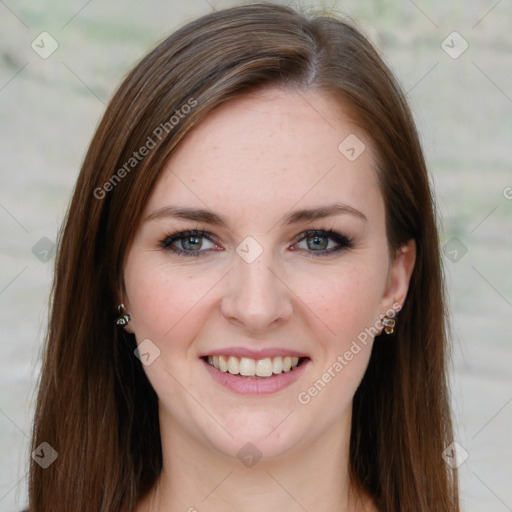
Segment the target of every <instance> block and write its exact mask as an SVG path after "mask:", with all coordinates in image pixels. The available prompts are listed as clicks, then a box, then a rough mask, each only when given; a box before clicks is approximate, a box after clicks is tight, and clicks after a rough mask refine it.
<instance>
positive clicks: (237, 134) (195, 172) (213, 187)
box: [146, 89, 382, 216]
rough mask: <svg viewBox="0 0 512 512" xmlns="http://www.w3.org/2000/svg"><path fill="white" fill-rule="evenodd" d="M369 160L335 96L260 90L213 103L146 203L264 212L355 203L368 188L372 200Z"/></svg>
mask: <svg viewBox="0 0 512 512" xmlns="http://www.w3.org/2000/svg"><path fill="white" fill-rule="evenodd" d="M355 137H357V138H355ZM344 141H348V143H345V142H344ZM354 143H355V144H354ZM361 143H363V144H364V145H365V146H366V148H365V149H364V151H363V152H362V153H361V154H360V155H359V156H358V157H357V158H356V159H353V156H354V152H351V151H350V146H352V147H354V150H355V151H357V153H359V151H360V150H361V148H362V147H363V146H362V145H361ZM340 144H341V149H340ZM347 145H348V146H349V148H348V149H349V152H348V153H347V151H346V150H347ZM357 153H355V154H356V155H357ZM347 156H348V157H350V158H348V157H347ZM374 168H375V161H374V157H373V150H372V147H371V141H370V140H369V139H368V137H367V135H365V133H364V132H363V131H362V130H361V129H360V128H358V127H357V126H356V125H354V124H353V123H352V122H351V120H350V118H349V117H348V116H347V115H346V114H345V113H344V110H343V108H342V106H341V104H340V103H339V101H337V100H335V99H334V98H332V97H331V96H329V95H327V94H326V93H320V92H316V91H315V92H314V91H307V92H305V91H301V92H297V91H290V90H282V89H270V90H263V91H258V92H256V93H251V94H248V95H246V96H243V97H241V98H237V99H234V100H231V101H229V102H227V103H225V104H223V105H222V106H220V107H217V108H216V109H215V110H214V111H213V112H211V113H210V114H209V116H208V117H207V118H206V119H204V120H203V121H201V123H199V124H198V125H197V126H196V127H195V128H194V129H193V130H192V131H191V132H189V134H188V135H187V136H186V137H185V139H184V140H183V141H182V142H181V143H180V145H179V146H178V147H177V148H176V150H175V152H174V153H173V155H172V157H171V158H170V159H169V161H168V163H167V165H166V166H165V168H164V169H163V170H162V173H161V175H160V177H159V179H158V181H157V183H156V186H155V189H154V190H153V193H152V195H151V197H150V199H149V201H148V204H147V208H146V211H147V210H152V209H155V208H159V207H162V206H165V205H166V204H167V203H170V202H172V204H179V205H180V206H181V205H187V206H190V205H201V206H205V205H206V206H207V207H208V208H211V209H212V210H219V209H220V210H221V211H223V212H224V213H226V214H227V215H229V214H233V215H235V216H236V215H238V212H237V208H243V209H244V210H247V209H255V210H256V211H258V215H259V216H267V215H268V216H271V215H272V214H276V215H277V214H282V213H283V212H285V211H287V210H289V209H290V208H292V207H293V206H294V205H295V204H297V205H300V207H309V206H318V205H319V204H321V203H323V202H327V201H329V202H334V201H344V202H346V203H347V204H350V205H351V206H354V207H357V208H361V209H362V208H363V205H364V204H365V203H368V199H369V198H371V197H372V195H373V196H374V197H373V199H374V203H375V206H377V207H378V206H381V204H380V203H382V201H381V198H380V192H379V189H378V183H377V176H376V171H375V169H374ZM201 203H202V204H201ZM269 206H271V208H269ZM251 211H254V210H251ZM370 213H371V212H370Z"/></svg>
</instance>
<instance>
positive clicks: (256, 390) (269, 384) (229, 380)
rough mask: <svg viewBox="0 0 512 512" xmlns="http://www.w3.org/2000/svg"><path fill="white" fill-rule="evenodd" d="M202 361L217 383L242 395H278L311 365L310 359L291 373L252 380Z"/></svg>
mask: <svg viewBox="0 0 512 512" xmlns="http://www.w3.org/2000/svg"><path fill="white" fill-rule="evenodd" d="M201 361H202V362H203V364H204V365H205V367H206V371H207V372H208V373H209V374H210V375H211V376H212V378H213V379H214V380H215V381H217V382H218V383H219V384H221V385H222V386H224V387H225V388H227V389H229V390H230V391H233V392H235V393H239V394H241V395H268V394H270V393H277V392H278V391H281V390H282V389H284V388H286V387H288V386H290V385H291V384H293V383H294V382H295V381H296V380H298V379H299V378H300V376H301V375H302V374H303V373H304V370H305V369H306V367H307V366H308V365H309V363H310V360H309V359H308V360H307V361H304V362H302V364H300V365H299V366H297V367H296V368H295V369H294V370H290V371H289V372H282V373H279V374H278V375H272V376H271V377H264V378H252V377H243V376H241V375H231V373H229V372H222V371H220V370H217V369H216V368H214V367H213V366H212V365H210V364H208V363H207V362H206V361H205V360H204V359H202V360H201Z"/></svg>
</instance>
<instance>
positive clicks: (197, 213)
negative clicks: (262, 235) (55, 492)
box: [145, 203, 368, 227]
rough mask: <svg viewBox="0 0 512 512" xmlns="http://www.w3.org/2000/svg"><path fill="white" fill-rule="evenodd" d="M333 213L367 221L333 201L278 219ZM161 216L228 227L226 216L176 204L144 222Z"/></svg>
mask: <svg viewBox="0 0 512 512" xmlns="http://www.w3.org/2000/svg"><path fill="white" fill-rule="evenodd" d="M334 215H352V216H354V217H357V218H359V219H362V220H364V221H368V219H367V217H366V215H365V214H364V213H362V212H361V211H359V210H356V209H355V208H353V207H352V206H349V205H346V204H341V203H333V204H330V205H327V206H320V207H318V208H303V209H301V210H295V211H293V212H290V213H288V214H286V215H285V216H284V217H283V218H282V220H281V221H279V224H280V225H282V226H283V225H291V224H297V223H299V222H307V221H312V220H318V219H324V218H326V217H332V216H334ZM162 218H173V219H185V220H194V221H197V222H204V223H206V224H212V225H215V226H223V227H228V225H229V222H228V221H227V219H226V217H223V216H222V215H219V214H217V213H215V212H212V211H211V210H208V209H204V208H187V207H176V206H165V207H163V208H159V209H158V210H155V211H154V212H152V213H150V214H149V215H148V216H147V217H146V219H145V222H149V221H152V220H157V219H162Z"/></svg>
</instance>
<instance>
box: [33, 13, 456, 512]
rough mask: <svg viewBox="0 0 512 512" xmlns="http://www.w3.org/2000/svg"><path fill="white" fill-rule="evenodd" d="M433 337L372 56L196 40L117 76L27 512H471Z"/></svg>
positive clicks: (286, 18) (263, 28)
mask: <svg viewBox="0 0 512 512" xmlns="http://www.w3.org/2000/svg"><path fill="white" fill-rule="evenodd" d="M398 312H399V313H398ZM397 313H398V314H397ZM445 316H446V313H445V308H444V299H443V284H442V275H441V268H440V256H439V247H438V240H437V230H436V223H435V213H434V207H433V199H432V196H431V192H430V188H429V182H428V175H427V171H426V168H425V163H424V159H423V156H422V151H421V148H420V144H419V142H418V136H417V133H416V129H415V126H414V122H413V120H412V117H411V114H410V112H409V109H408V107H407V104H406V101H405V99H404V97H403V95H402V93H401V91H400V89H399V87H398V85H397V84H396V82H395V80H394V78H393V77H392V75H391V73H390V71H389V70H388V69H387V67H386V66H385V64H384V63H383V62H382V60H381V58H380V57H379V56H378V54H377V53H376V51H375V50H374V49H373V47H372V46H371V44H370V43H369V42H368V41H367V40H366V39H365V38H364V37H363V36H362V35H361V34H360V33H359V32H358V31H357V30H356V29H355V28H354V27H352V26H351V25H349V24H347V23H345V22H343V21H340V20H338V19H335V18H333V17H327V16H312V17H307V16H305V15H301V14H299V13H297V12H295V11H294V10H292V9H290V8H286V7H281V6H276V5H272V4H254V5H246V6H240V7H235V8H231V9H227V10H224V11H218V12H215V13H212V14H209V15H207V16H204V17H202V18H199V19H197V20H196V21H193V22H192V23H190V24H188V25H186V26H185V27H183V28H181V29H180V30H178V31H177V32H176V33H174V34H173V35H171V36H170V37H169V38H168V39H167V40H165V41H164V42H162V43H161V44H160V45H159V46H157V47H156V48H155V49H154V50H153V51H152V52H151V53H150V54H149V55H148V56H146V57H145V58H144V59H143V60H142V61H141V62H140V63H139V64H138V65H137V66H136V67H135V69H134V70H133V71H132V72H131V73H130V74H129V75H128V76H127V78H126V79H125V80H124V82H123V83H122V85H121V86H120V88H119V90H118V91H117V92H116V94H115V95H114V97H113V99H112V100H111V102H110V104H109V106H108V108H107V110H106V113H105V115H104V117H103V119H102V121H101V123H100V125H99V127H98V129H97V131H96V134H95V136H94V138H93V140H92V142H91V145H90V149H89V151H88V153H87V156H86V158H85V160H84V163H83V167H82V170H81V172H80V175H79V177H78V181H77V184H76V188H75V192H74V196H73V199H72V201H71V205H70V207H69V211H68V213H67V216H66V220H65V223H64V228H63V231H62V234H61V237H60V245H59V251H58V257H57V261H56V269H55V282H54V287H53V303H52V311H51V318H50V324H49V330H48V336H47V343H46V349H45V356H44V362H43V370H42V376H41V383H40V389H39V395H38V401H37V409H36V416H35V422H34V430H33V450H34V452H33V461H32V466H31V473H30V505H29V510H30V511H31V512H36V511H37V512H44V511H47V510H52V511H54V512H55V511H69V510H91V511H95V512H96V511H105V512H106V511H109V512H112V511H126V512H128V511H130V512H131V511H136V512H157V511H163V510H189V511H193V510H199V511H231V510H245V511H252V510H261V509H262V508H263V507H265V508H267V509H269V510H278V509H279V510H283V509H284V510H315V511H326V512H327V511H329V512H330V511H358V512H359V511H380V512H391V511H393V512H395V511H415V512H418V511H421V512H426V511H432V510H443V511H458V510H459V505H458V497H457V479H456V474H455V472H454V470H451V469H450V468H449V467H448V466H447V465H446V464H445V463H444V461H443V459H442V457H441V454H442V452H443V450H444V449H445V448H446V446H447V445H449V444H450V443H451V442H452V427H451V419H450V408H449V397H448V391H447V375H446V358H447V355H446V348H447V347H446V333H445ZM38 458H39V459H40V460H38Z"/></svg>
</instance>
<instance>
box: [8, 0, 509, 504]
mask: <svg viewBox="0 0 512 512" xmlns="http://www.w3.org/2000/svg"><path fill="white" fill-rule="evenodd" d="M236 3H241V2H229V1H216V0H190V1H186V2H185V1H178V0H167V1H162V0H150V1H146V2H135V1H128V0H114V1H111V2H101V1H99V0H89V1H87V0H72V1H69V2H60V1H57V0H46V1H44V2H39V3H37V2H31V1H29V0H0V34H1V36H0V134H1V135H0V156H1V158H0V162H1V163H0V240H1V243H0V248H1V251H0V325H1V334H0V337H1V342H0V343H1V345H0V347H1V357H0V453H1V457H0V461H1V462H0V510H2V511H6V512H14V511H19V510H21V509H22V508H23V507H24V506H25V504H26V499H27V488H26V486H27V480H26V476H27V469H28V461H29V460H30V449H29V436H30V429H31V422H32V415H33V408H34V401H35V387H36V383H37V379H38V375H39V370H40V356H41V352H40V350H41V344H42V340H43V337H44V332H45V327H46V321H47V304H48V296H49V292H50V286H51V277H52V265H53V262H54V242H55V240H56V236H57V231H58V229H59V226H60V224H61V222H62V219H63V216H64V214H65V211H66V207H67V203H68V201H69V199H70V194H71V191H72V188H73V186H74V182H75V179H76V177H77V173H78V171H79V168H80V164H81V161H82V159H83V157H84V154H85V151H86V148H87V146H88V144H89V141H90V138H91V136H92V134H93V131H94V129H95V126H96V125H97V123H98V121H99V119H100V116H101V115H102V113H103V110H104V108H105V104H106V103H107V102H108V99H109V98H110V96H111V95H112V93H113V91H114V90H115V88H116V86H117V85H118V84H119V82H120V81H121V80H122V78H123V76H124V75H125V74H126V73H127V71H128V70H129V69H131V67H133V65H134V64H135V63H136V62H137V61H138V60H139V59H140V58H141V57H142V56H143V55H144V54H146V53H147V51H148V50H149V49H150V48H151V47H152V46H153V45H154V44H155V43H156V42H158V41H160V40H161V39H163V38H164V37H166V36H167V35H168V34H169V33H170V32H172V31H173V30H175V29H176V28H177V27H179V26H181V25H183V24H184V23H185V22H187V21H189V20H191V19H192V18H195V17H197V16H199V15H201V14H206V13H208V12H209V11H211V10H212V9H220V8H223V7H228V6H230V5H234V4H236ZM276 3H282V4H287V5H292V6H295V7H303V8H304V9H308V8H310V7H311V6H316V7H321V8H326V9H327V10H328V11H330V12H334V13H338V14H343V15H348V16H351V17H354V18H355V19H356V20H357V23H358V25H359V27H360V28H361V29H362V30H363V31H364V32H366V34H367V35H368V36H369V37H370V38H371V39H372V40H373V41H374V43H375V44H376V45H377V46H378V48H379V49H380V50H381V52H382V54H383V56H384V58H385V59H386V61H387V63H388V64H389V66H390V67H391V69H392V70H393V71H394V73H395V74H396V75H397V77H398V79H399V80H400V82H401V84H402V86H403V89H404V91H406V93H407V97H408V100H409V102H410V104H411V107H412V109H413V113H414V115H415V118H416V121H417V123H418V127H419V130H420V133H421V137H422V141H423V144H424V149H425V153H426V156H427V161H428V165H429V168H430V170H431V175H432V181H433V184H434V189H435V192H436V195H437V200H438V209H439V216H440V222H441V241H442V246H443V254H444V265H445V269H446V275H447V281H448V290H449V299H450V306H451V313H452V333H451V341H452V344H453V360H452V364H451V385H452V391H453V408H454V414H455V418H456V436H455V439H454V441H455V442H456V443H457V447H456V450H455V452H456V453H455V452H451V451H450V450H448V451H447V452H446V453H445V454H444V456H445V458H446V460H447V463H450V464H456V465H460V467H459V474H460V480H461V487H462V500H463V505H464V510H465V511H467V512H488V511H490V510H492V511H493V512H500V511H507V510H509V511H512V486H511V485H510V484H511V482H512V369H511V367H512V335H511V329H510V325H511V323H512V226H511V224H512V222H511V221H512V122H511V118H512V69H511V68H512V58H511V53H512V3H511V2H510V1H509V0H500V1H496V0H481V1H477V0H466V1H465V2H444V1H441V0H432V1H429V2H426V1H422V0H417V1H412V0H411V1H400V2H399V1H396V0H364V1H357V0H352V1H346V2H336V1H325V2H309V1H300V2H292V1H290V2H276ZM431 320H432V322H436V321H437V319H435V318H432V319H431ZM70 343H72V340H70ZM454 453H455V455H454ZM439 456H440V457H441V456H443V454H439Z"/></svg>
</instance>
